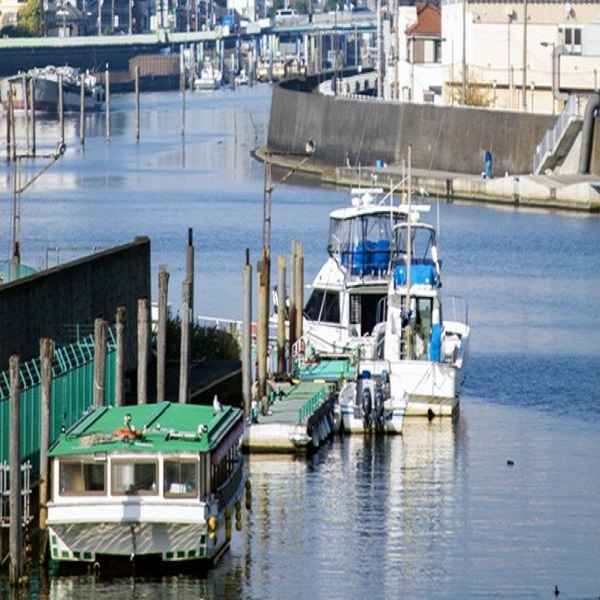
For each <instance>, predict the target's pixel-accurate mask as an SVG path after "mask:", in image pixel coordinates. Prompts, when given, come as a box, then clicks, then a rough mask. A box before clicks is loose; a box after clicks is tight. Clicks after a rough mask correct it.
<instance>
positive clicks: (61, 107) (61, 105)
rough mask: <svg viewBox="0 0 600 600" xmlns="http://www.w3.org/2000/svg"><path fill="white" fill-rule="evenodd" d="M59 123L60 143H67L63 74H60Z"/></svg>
mask: <svg viewBox="0 0 600 600" xmlns="http://www.w3.org/2000/svg"><path fill="white" fill-rule="evenodd" d="M58 123H59V129H60V143H61V145H62V144H64V143H65V104H64V90H63V76H62V73H59V74H58Z"/></svg>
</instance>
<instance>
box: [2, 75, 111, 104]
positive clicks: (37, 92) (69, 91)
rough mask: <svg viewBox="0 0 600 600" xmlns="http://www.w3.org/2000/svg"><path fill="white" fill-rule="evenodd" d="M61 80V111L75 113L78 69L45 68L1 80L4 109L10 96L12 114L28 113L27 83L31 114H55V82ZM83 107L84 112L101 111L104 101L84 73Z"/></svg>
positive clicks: (78, 94) (78, 93) (98, 87)
mask: <svg viewBox="0 0 600 600" xmlns="http://www.w3.org/2000/svg"><path fill="white" fill-rule="evenodd" d="M61 78H62V90H63V110H64V111H65V112H77V111H79V110H80V108H81V79H82V77H81V73H80V71H79V69H76V68H74V67H69V66H64V67H55V66H52V65H49V66H47V67H44V68H43V69H38V68H35V69H30V70H29V71H27V72H24V73H19V74H17V75H12V76H11V77H5V78H4V79H2V81H1V82H0V96H1V97H2V103H3V105H4V108H7V107H8V94H9V92H12V97H13V108H14V110H18V111H21V110H25V109H28V110H31V105H32V99H31V83H30V82H32V84H33V87H34V96H35V110H36V111H41V112H57V111H58V110H59V81H60V79H61ZM83 86H84V87H83V106H84V110H85V111H98V110H102V108H103V106H104V101H105V93H104V87H103V86H102V85H100V84H99V83H98V82H97V80H96V77H95V76H94V75H93V74H90V73H88V72H86V73H84V74H83Z"/></svg>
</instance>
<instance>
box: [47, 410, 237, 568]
mask: <svg viewBox="0 0 600 600" xmlns="http://www.w3.org/2000/svg"><path fill="white" fill-rule="evenodd" d="M243 429H244V427H243V415H242V411H241V410H240V409H238V408H233V407H226V406H221V405H220V404H219V403H218V402H216V403H215V406H214V407H212V406H211V407H208V406H197V405H189V404H172V403H170V402H162V403H160V404H146V405H137V406H127V407H119V408H114V407H103V408H99V409H96V410H93V411H90V412H89V413H87V414H86V415H85V416H84V417H83V418H82V419H81V420H80V421H79V422H78V423H76V424H75V425H74V426H73V427H71V428H70V429H69V430H68V431H66V432H64V433H63V434H61V436H60V438H59V439H58V440H57V442H56V443H55V444H54V445H53V447H52V448H51V449H50V452H49V457H50V460H51V473H52V487H51V490H52V493H51V496H52V497H51V501H50V502H49V503H48V528H49V536H48V537H49V540H50V557H51V559H53V560H55V561H61V562H63V563H70V564H74V563H82V564H86V563H87V564H95V563H98V564H99V565H102V564H103V563H108V562H109V561H114V560H117V561H118V559H121V560H124V561H125V562H126V563H130V562H133V561H136V562H141V563H143V562H145V561H149V562H151V561H156V562H161V563H162V564H164V565H169V564H170V565H174V564H176V565H178V566H184V565H186V564H193V563H194V562H203V563H209V564H210V563H214V562H215V561H216V560H217V559H218V558H219V556H220V555H221V554H222V553H223V552H224V551H225V550H226V549H227V547H228V545H229V541H230V538H231V521H232V515H233V513H234V511H235V517H236V524H237V523H239V518H240V517H241V515H240V512H239V511H240V510H241V507H240V504H239V501H240V498H241V495H242V493H243V489H244V484H245V478H244V472H243V465H242V459H241V456H240V454H239V448H238V446H239V441H240V439H241V437H242V435H243Z"/></svg>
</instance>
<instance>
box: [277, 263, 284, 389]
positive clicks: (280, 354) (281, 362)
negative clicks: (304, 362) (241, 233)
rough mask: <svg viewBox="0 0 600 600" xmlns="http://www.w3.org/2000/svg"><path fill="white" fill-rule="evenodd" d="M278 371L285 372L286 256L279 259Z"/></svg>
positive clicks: (281, 373)
mask: <svg viewBox="0 0 600 600" xmlns="http://www.w3.org/2000/svg"><path fill="white" fill-rule="evenodd" d="M277 267H278V268H277V373H278V374H279V376H280V377H282V376H283V375H284V374H285V256H284V255H283V254H280V255H279V259H278V261H277Z"/></svg>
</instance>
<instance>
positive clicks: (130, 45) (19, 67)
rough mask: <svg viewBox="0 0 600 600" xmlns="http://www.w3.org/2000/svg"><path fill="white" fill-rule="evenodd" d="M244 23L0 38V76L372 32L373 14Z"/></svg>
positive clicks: (125, 64)
mask: <svg viewBox="0 0 600 600" xmlns="http://www.w3.org/2000/svg"><path fill="white" fill-rule="evenodd" d="M262 25H263V24H262V23H250V24H248V25H247V26H245V27H241V28H239V29H236V30H234V31H230V30H229V28H228V27H223V26H218V27H216V28H215V29H211V30H207V31H189V32H172V31H170V30H168V29H158V30H157V31H155V32H152V33H144V34H134V35H110V36H106V35H102V36H78V37H75V36H74V37H39V38H3V39H0V54H1V55H2V60H1V61H0V77H6V76H10V75H14V74H15V73H17V72H18V71H25V70H28V69H30V68H33V67H36V66H37V67H42V66H45V65H47V64H56V65H61V64H69V65H71V66H74V67H78V68H80V69H93V70H100V69H104V68H105V66H106V64H107V63H108V64H109V65H110V68H111V70H113V69H114V70H126V69H127V68H128V61H129V59H130V58H132V57H134V56H137V55H140V54H156V53H166V52H177V53H178V52H179V49H180V48H181V47H189V46H191V45H194V44H202V45H204V46H207V47H216V46H217V45H218V44H221V43H222V44H223V47H224V48H226V49H227V48H234V47H235V46H236V44H237V43H238V42H241V41H246V42H252V43H254V44H256V46H257V47H259V48H260V47H262V46H266V45H267V44H269V45H270V43H269V42H268V40H276V41H279V40H280V39H281V40H284V41H288V42H289V41H295V42H296V43H298V44H301V43H303V42H305V43H306V42H307V41H309V40H310V39H311V38H315V39H317V38H322V37H323V36H326V35H329V36H336V35H337V36H342V37H343V36H352V35H354V36H355V37H356V36H358V34H363V33H375V31H376V29H377V25H376V22H375V16H374V14H373V13H370V12H362V11H361V12H342V13H337V15H336V14H335V13H326V14H314V15H312V16H310V17H309V15H298V16H297V17H290V18H287V19H285V21H279V22H277V23H271V22H269V25H268V26H267V24H266V23H265V24H264V25H265V26H262Z"/></svg>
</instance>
